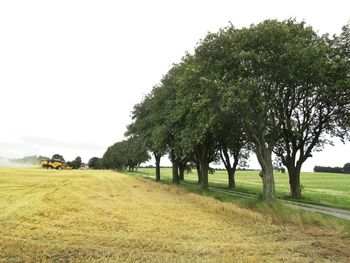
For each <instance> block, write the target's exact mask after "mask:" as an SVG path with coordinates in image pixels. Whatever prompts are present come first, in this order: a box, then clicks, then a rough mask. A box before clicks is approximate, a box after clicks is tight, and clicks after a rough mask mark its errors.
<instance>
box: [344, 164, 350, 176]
mask: <svg viewBox="0 0 350 263" xmlns="http://www.w3.org/2000/svg"><path fill="white" fill-rule="evenodd" d="M343 171H344V173H346V174H350V163H346V164H344V167H343Z"/></svg>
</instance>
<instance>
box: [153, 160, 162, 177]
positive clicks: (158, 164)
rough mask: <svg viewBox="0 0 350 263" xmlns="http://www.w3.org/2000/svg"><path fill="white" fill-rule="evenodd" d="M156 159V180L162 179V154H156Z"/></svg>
mask: <svg viewBox="0 0 350 263" xmlns="http://www.w3.org/2000/svg"><path fill="white" fill-rule="evenodd" d="M154 156H155V159H156V181H160V158H161V155H158V154H155V155H154Z"/></svg>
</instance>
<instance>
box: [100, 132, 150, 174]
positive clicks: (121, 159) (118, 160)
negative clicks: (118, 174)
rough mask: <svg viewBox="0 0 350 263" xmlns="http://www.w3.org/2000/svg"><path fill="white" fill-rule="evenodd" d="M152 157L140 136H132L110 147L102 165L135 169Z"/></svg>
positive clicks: (120, 168) (111, 167) (110, 167)
mask: <svg viewBox="0 0 350 263" xmlns="http://www.w3.org/2000/svg"><path fill="white" fill-rule="evenodd" d="M150 158H151V157H150V156H149V154H148V152H147V149H146V148H145V147H144V146H143V143H142V142H141V141H140V140H139V139H138V138H136V137H132V138H129V139H128V140H123V141H120V142H117V143H115V144H113V145H112V146H110V147H108V149H107V151H106V152H105V154H104V155H103V158H102V165H103V167H104V168H107V169H119V170H129V171H134V169H135V168H137V167H138V166H139V165H140V164H141V163H143V162H146V161H148V160H149V159H150Z"/></svg>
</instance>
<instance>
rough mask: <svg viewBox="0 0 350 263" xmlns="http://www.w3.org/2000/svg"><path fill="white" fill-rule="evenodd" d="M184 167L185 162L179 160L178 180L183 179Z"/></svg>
mask: <svg viewBox="0 0 350 263" xmlns="http://www.w3.org/2000/svg"><path fill="white" fill-rule="evenodd" d="M185 168H186V163H183V162H180V163H179V180H180V181H183V180H184V179H185Z"/></svg>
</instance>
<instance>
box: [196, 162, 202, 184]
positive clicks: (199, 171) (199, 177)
mask: <svg viewBox="0 0 350 263" xmlns="http://www.w3.org/2000/svg"><path fill="white" fill-rule="evenodd" d="M196 168H197V176H198V184H202V171H201V165H200V164H199V162H197V163H196Z"/></svg>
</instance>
